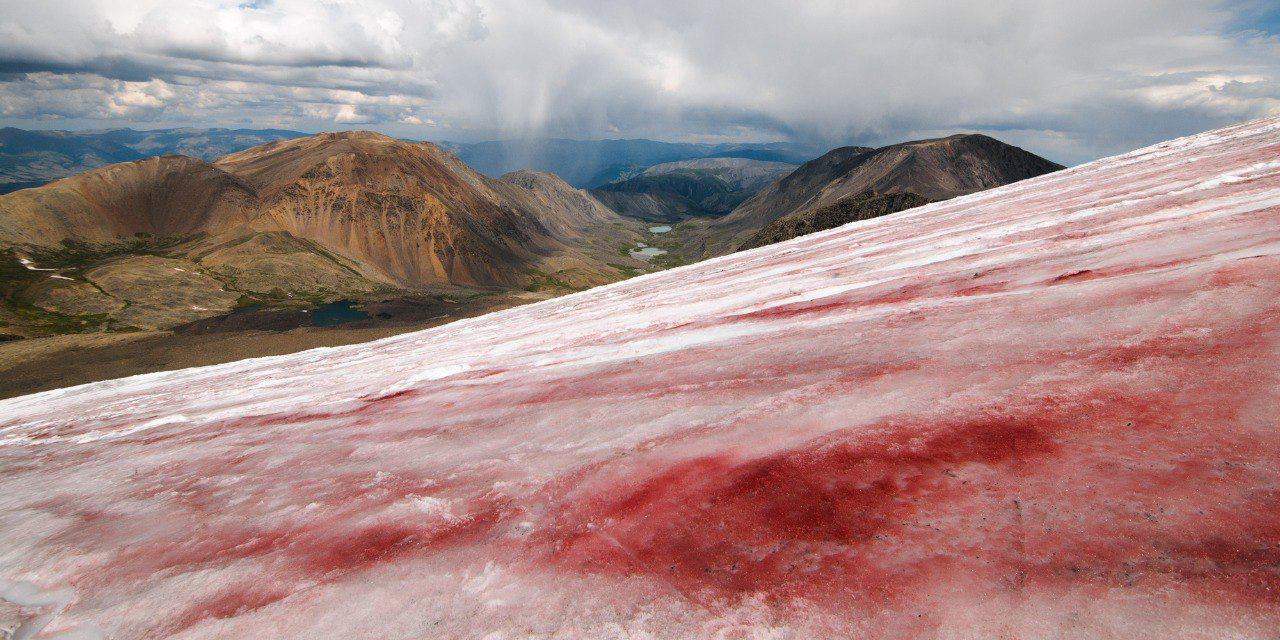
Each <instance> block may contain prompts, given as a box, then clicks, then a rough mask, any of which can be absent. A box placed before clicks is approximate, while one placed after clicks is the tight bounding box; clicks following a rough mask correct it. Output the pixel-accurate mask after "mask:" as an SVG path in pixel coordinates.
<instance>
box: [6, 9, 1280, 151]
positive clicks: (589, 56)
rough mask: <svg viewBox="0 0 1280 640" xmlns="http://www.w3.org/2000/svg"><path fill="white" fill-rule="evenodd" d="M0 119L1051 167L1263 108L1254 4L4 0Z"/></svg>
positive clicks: (1268, 54)
mask: <svg viewBox="0 0 1280 640" xmlns="http://www.w3.org/2000/svg"><path fill="white" fill-rule="evenodd" d="M0 8H2V9H3V11H0V120H3V121H4V122H5V123H6V124H15V125H17V126H28V127H32V126H39V127H42V128H83V127H106V126H135V127H148V126H158V125H174V124H187V125H192V126H223V125H236V126H246V125H251V126H264V127H265V126H270V127H285V128H295V129H302V130H309V131H316V130H333V129H349V128H356V127H359V128H372V129H377V130H381V131H384V132H387V133H391V134H393V135H399V136H403V137H411V138H420V139H453V140H476V139H482V138H513V137H516V138H518V137H539V136H563V137H575V138H599V137H610V138H616V137H649V138H656V139H664V140H680V141H744V140H774V139H793V140H804V141H824V142H829V143H830V144H832V145H834V144H838V143H850V142H857V143H862V144H872V145H875V144H881V143H888V142H896V141H901V140H904V139H910V138H919V137H927V136H933V135H941V134H949V133H954V132H957V131H982V132H987V133H991V134H993V135H996V136H998V137H1000V138H1001V139H1004V140H1007V141H1009V142H1013V143H1015V144H1020V145H1022V146H1025V147H1027V148H1029V149H1032V150H1033V151H1036V152H1038V153H1041V154H1043V155H1046V156H1048V157H1051V158H1054V159H1056V160H1059V161H1062V162H1068V163H1074V162H1079V161H1083V160H1088V159H1092V158H1095V157H1099V156H1102V155H1107V154H1110V153H1115V152H1119V151H1124V150H1127V149H1131V148H1134V147H1137V146H1141V145H1143V144H1148V143H1151V142H1155V141H1158V140H1162V139H1166V138H1169V137H1172V136H1176V135H1182V134H1187V133H1193V132H1196V131H1200V130H1203V129H1207V128H1211V127H1214V126H1218V125H1221V124H1226V123H1229V122H1235V121H1240V120H1244V119H1248V118H1251V117H1258V116H1262V115H1268V114H1273V113H1278V112H1280V36H1277V35H1276V34H1275V33H1272V30H1273V27H1269V26H1268V25H1274V22H1275V21H1274V19H1273V18H1274V15H1272V14H1268V13H1267V8H1268V5H1267V4H1266V3H1262V2H1248V1H1243V2H1242V1H1238V0H1237V1H1232V2H1220V1H1210V0H1144V1H1142V2H1136V1H1135V2H1126V1H1117V0H1105V1H1102V0H1073V1H1072V2H1061V1H1052V2H1047V1H1046V2H1042V1H1029V0H986V1H983V2H971V3H969V2H955V1H954V0H897V1H890V0H876V1H853V0H808V1H806V2H799V3H798V2H792V1H783V0H778V1H774V0H702V1H699V2H689V1H688V0H621V1H618V2H609V3H601V2H597V1H595V0H359V1H347V0H320V1H315V0H258V1H257V2H243V1H226V2H224V1H220V0H198V1H181V0H168V1H154V0H131V1H130V2H120V1H118V0H117V1H109V0H45V1H44V2H40V3H34V2H29V1H27V0H0Z"/></svg>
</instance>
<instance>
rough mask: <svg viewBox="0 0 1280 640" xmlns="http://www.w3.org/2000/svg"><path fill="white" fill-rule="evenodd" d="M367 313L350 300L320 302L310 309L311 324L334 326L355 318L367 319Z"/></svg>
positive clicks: (314, 325)
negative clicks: (320, 303)
mask: <svg viewBox="0 0 1280 640" xmlns="http://www.w3.org/2000/svg"><path fill="white" fill-rule="evenodd" d="M368 319H369V314H367V313H365V312H364V311H361V310H360V309H357V308H356V307H355V303H354V302H352V301H350V300H339V301H337V302H329V303H325V304H322V305H320V306H318V307H316V308H315V309H313V310H312V311H311V326H313V327H334V326H337V325H340V324H345V323H347V322H354V321H356V320H368Z"/></svg>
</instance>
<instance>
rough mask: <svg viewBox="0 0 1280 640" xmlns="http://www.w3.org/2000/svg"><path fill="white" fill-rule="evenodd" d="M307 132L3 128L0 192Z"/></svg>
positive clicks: (207, 156) (210, 155)
mask: <svg viewBox="0 0 1280 640" xmlns="http://www.w3.org/2000/svg"><path fill="white" fill-rule="evenodd" d="M305 135H307V134H305V133H299V132H297V131H286V130H282V129H161V130H156V131H135V130H133V129H107V130H102V131H26V130H23V129H16V128H13V127H7V128H4V129H0V193H9V192H11V191H16V190H18V189H28V188H31V187H38V186H40V185H42V184H45V183H47V182H49V181H50V180H57V179H59V178H66V177H69V176H73V175H75V174H77V173H83V172H85V171H88V170H90V169H96V168H98V167H102V166H106V165H108V164H113V163H116V162H128V161H130V160H137V159H139V158H144V157H147V156H156V155H166V154H182V155H187V156H191V157H194V158H198V159H201V160H213V159H215V158H217V157H219V156H222V155H225V154H228V153H231V152H234V151H240V150H243V149H247V148H249V147H253V146H256V145H260V144H262V143H264V142H270V141H273V140H284V139H288V138H300V137H303V136H305Z"/></svg>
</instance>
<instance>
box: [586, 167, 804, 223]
mask: <svg viewBox="0 0 1280 640" xmlns="http://www.w3.org/2000/svg"><path fill="white" fill-rule="evenodd" d="M796 166H797V165H794V164H788V163H785V162H770V161H766V160H752V159H748V158H698V159H694V160H681V161H677V162H665V163H662V164H658V165H654V166H652V167H649V168H647V169H645V170H644V171H642V172H640V173H639V174H638V175H635V176H633V177H630V178H627V179H624V180H619V181H617V182H611V183H609V184H605V185H601V186H599V187H597V188H595V189H592V190H591V194H592V195H594V196H595V197H596V198H598V199H599V200H600V201H601V202H604V203H605V204H607V205H609V206H610V207H612V208H613V209H614V210H616V211H617V212H618V213H621V214H622V215H625V216H630V217H634V218H639V219H642V220H647V221H652V222H678V221H680V220H683V219H685V218H688V217H692V216H717V215H725V214H727V213H729V212H730V211H733V209H734V208H735V207H737V206H738V205H739V204H741V203H742V201H743V200H746V199H747V198H749V197H751V196H752V195H754V194H755V193H756V192H757V191H759V190H761V189H763V188H765V187H766V186H768V185H769V184H771V183H773V182H774V181H775V180H777V179H779V178H781V177H783V176H785V175H787V174H789V173H791V172H792V171H794V170H795V169H796Z"/></svg>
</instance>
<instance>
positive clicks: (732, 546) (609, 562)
mask: <svg viewBox="0 0 1280 640" xmlns="http://www.w3.org/2000/svg"><path fill="white" fill-rule="evenodd" d="M1043 428H1044V425H1038V424H1035V423H1030V422H1017V421H1007V422H1006V421H992V422H977V423H972V424H962V425H956V426H953V427H950V428H945V429H943V430H941V431H940V432H939V433H936V434H933V435H932V436H926V437H924V438H919V437H917V436H916V435H915V434H913V433H912V432H910V431H906V430H899V431H896V432H893V433H892V435H889V436H888V437H868V438H864V439H858V440H845V439H843V438H841V437H840V435H839V434H835V435H833V436H832V437H829V438H826V439H824V440H825V441H823V442H820V443H817V444H814V445H812V446H809V447H806V448H802V449H796V450H789V451H785V452H781V453H777V454H773V455H770V456H766V457H763V458H760V459H755V460H746V461H734V460H731V459H728V458H725V457H708V458H699V459H694V460H689V461H685V462H681V463H677V464H675V465H673V466H671V467H670V468H668V469H666V470H665V471H663V472H661V473H660V474H658V475H657V476H654V477H651V478H647V479H643V480H639V479H637V480H636V481H635V482H634V483H628V482H623V483H621V486H623V487H629V486H634V487H635V489H633V490H630V491H624V492H623V493H622V494H621V495H620V496H619V497H617V498H613V499H610V498H609V497H608V496H607V495H605V496H598V497H575V503H574V504H573V505H572V506H570V507H569V508H568V509H567V511H566V513H565V514H564V517H563V519H565V520H568V521H569V522H568V523H559V524H558V526H557V527H556V529H555V530H554V532H555V535H556V536H557V537H558V538H559V539H557V540H555V541H554V542H553V543H552V546H553V547H555V548H556V551H555V552H554V553H553V554H552V556H551V558H550V560H551V561H552V562H555V563H561V564H565V565H568V566H571V567H573V568H574V569H576V570H580V571H608V572H619V573H623V574H626V573H631V572H637V571H639V572H646V573H649V574H651V575H654V576H656V577H657V578H658V579H660V580H662V581H664V582H669V583H672V584H675V585H676V586H677V587H678V588H679V589H680V590H681V591H682V592H684V593H697V594H700V595H702V596H704V597H708V598H710V599H712V600H715V599H721V600H723V599H730V600H735V599H737V598H740V597H742V596H747V595H757V594H761V593H763V594H767V595H768V596H769V597H770V599H771V600H774V601H779V602H781V601H789V600H790V599H792V598H796V597H803V598H808V599H813V600H820V601H828V600H833V599H834V600H842V599H852V600H859V601H871V602H875V601H883V600H885V599H887V598H892V597H896V596H900V595H902V594H903V593H904V592H905V591H907V590H909V589H910V587H911V583H912V582H913V581H916V580H919V579H921V576H920V575H918V574H919V573H921V567H919V566H914V565H916V563H917V562H918V560H919V558H911V557H907V558H902V559H901V560H902V563H901V565H902V566H899V567H897V568H895V567H893V566H891V564H886V560H887V558H886V555H885V552H886V551H888V550H889V549H890V548H891V547H894V546H897V545H900V544H903V542H904V538H910V537H913V536H914V535H915V534H914V533H913V532H912V530H913V529H915V528H923V529H927V530H928V533H927V534H926V535H925V536H923V537H934V536H935V532H936V530H937V524H935V521H939V522H941V521H944V520H943V519H941V516H942V515H943V514H942V513H941V512H940V509H941V508H942V507H947V508H951V507H954V506H956V505H957V504H961V503H963V502H964V501H966V500H974V499H989V498H990V493H991V492H992V490H993V488H992V487H990V486H985V485H979V484H974V485H973V486H969V482H968V481H965V480H962V479H961V476H960V475H958V473H957V472H959V473H965V470H964V468H965V467H966V466H968V465H983V466H984V467H986V470H984V474H985V473H989V472H990V470H991V469H999V470H1001V471H1002V472H1003V473H1006V474H1009V475H1011V476H1012V477H1013V479H1016V478H1017V477H1018V475H1019V471H1018V469H1019V468H1021V467H1022V466H1023V465H1025V464H1026V463H1027V462H1028V461H1029V460H1035V459H1038V458H1043V457H1045V456H1050V455H1052V453H1053V451H1054V448H1055V446H1054V444H1053V443H1052V441H1051V440H1050V439H1049V437H1048V436H1046V435H1045V433H1044V432H1043ZM995 503H996V504H994V505H993V506H994V508H995V509H996V510H995V511H992V512H990V513H989V515H990V516H991V518H992V522H991V524H989V525H983V526H988V527H990V526H996V523H997V522H999V521H1001V520H1005V519H1006V518H1005V517H1004V514H1002V513H1001V511H1005V510H1007V507H1008V504H1009V503H1001V502H1000V501H999V500H995ZM582 510H585V512H584V511H582ZM982 519H983V518H982V517H972V518H962V521H967V524H970V525H977V524H978V522H977V521H979V520H982ZM952 522H953V523H958V522H956V521H954V520H953V521H952ZM571 523H572V524H571ZM583 523H586V524H585V526H584V524H583Z"/></svg>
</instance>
